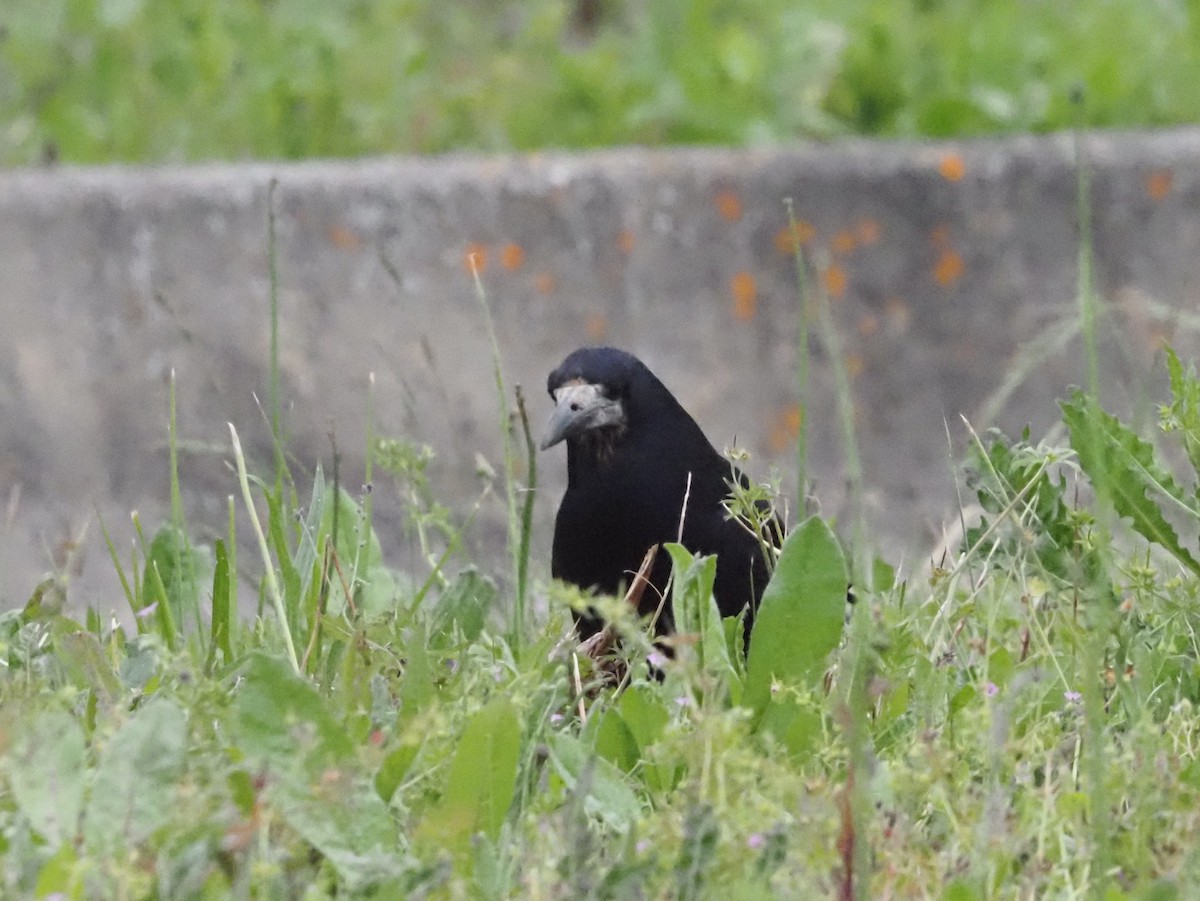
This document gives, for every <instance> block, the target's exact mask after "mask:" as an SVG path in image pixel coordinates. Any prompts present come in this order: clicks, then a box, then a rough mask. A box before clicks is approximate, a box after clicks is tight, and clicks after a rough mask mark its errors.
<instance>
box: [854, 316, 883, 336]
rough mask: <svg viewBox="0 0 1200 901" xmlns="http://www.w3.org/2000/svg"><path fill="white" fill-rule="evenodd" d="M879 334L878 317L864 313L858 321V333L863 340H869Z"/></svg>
mask: <svg viewBox="0 0 1200 901" xmlns="http://www.w3.org/2000/svg"><path fill="white" fill-rule="evenodd" d="M878 332H879V317H878V316H876V315H875V314H874V313H866V314H864V315H863V316H862V318H860V319H859V320H858V333H859V334H860V335H862V336H863V337H864V338H870V337H871V336H872V335H875V334H878Z"/></svg>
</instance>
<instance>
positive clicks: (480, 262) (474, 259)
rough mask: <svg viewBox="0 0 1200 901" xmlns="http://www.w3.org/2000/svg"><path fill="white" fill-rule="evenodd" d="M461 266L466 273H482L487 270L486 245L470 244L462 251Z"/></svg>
mask: <svg viewBox="0 0 1200 901" xmlns="http://www.w3.org/2000/svg"><path fill="white" fill-rule="evenodd" d="M463 265H464V266H466V267H467V272H478V273H480V274H482V273H483V271H484V270H485V269H487V245H485V244H479V243H472V244H468V245H467V249H466V250H464V251H463Z"/></svg>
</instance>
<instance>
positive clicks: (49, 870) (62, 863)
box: [34, 844, 85, 901]
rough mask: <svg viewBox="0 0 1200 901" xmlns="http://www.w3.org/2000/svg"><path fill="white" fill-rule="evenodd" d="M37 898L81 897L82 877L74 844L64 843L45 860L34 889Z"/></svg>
mask: <svg viewBox="0 0 1200 901" xmlns="http://www.w3.org/2000/svg"><path fill="white" fill-rule="evenodd" d="M34 896H35V897H37V898H56V899H62V901H65V899H67V898H70V899H72V901H75V899H79V898H83V897H85V895H84V878H83V871H82V870H81V868H80V867H79V857H78V855H77V854H76V853H75V846H74V845H70V844H65V845H63V846H62V847H61V848H59V849H58V851H57V852H55V854H54V855H53V856H52V857H51V858H50V859H49V860H47V861H46V863H45V865H44V866H43V867H42V869H41V872H39V873H38V879H37V886H36V887H35V889H34Z"/></svg>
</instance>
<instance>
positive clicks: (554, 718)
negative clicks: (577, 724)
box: [550, 713, 563, 726]
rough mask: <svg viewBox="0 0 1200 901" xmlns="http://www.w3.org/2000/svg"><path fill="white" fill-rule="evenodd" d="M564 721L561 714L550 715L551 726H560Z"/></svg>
mask: <svg viewBox="0 0 1200 901" xmlns="http://www.w3.org/2000/svg"><path fill="white" fill-rule="evenodd" d="M562 721H563V715H562V714H561V713H552V714H550V725H551V726H558V725H560V724H561V723H562Z"/></svg>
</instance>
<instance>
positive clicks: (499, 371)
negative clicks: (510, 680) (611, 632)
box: [470, 256, 525, 651]
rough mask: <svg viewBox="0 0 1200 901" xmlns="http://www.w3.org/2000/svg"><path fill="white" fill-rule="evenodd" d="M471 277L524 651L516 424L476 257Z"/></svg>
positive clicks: (516, 642) (516, 641)
mask: <svg viewBox="0 0 1200 901" xmlns="http://www.w3.org/2000/svg"><path fill="white" fill-rule="evenodd" d="M470 265H471V276H472V277H473V278H474V279H475V294H476V296H477V297H478V298H479V306H480V307H481V308H482V310H483V322H484V326H485V327H486V329H487V335H488V342H489V343H490V344H491V348H492V374H493V376H494V378H495V380H496V398H497V401H498V410H499V416H500V435H501V438H502V440H503V446H504V495H505V500H506V502H507V505H508V548H509V554H510V555H511V557H512V567H513V575H514V577H515V579H516V583H517V584H516V597H515V600H514V603H513V622H512V628H511V631H512V636H511V639H510V640H511V641H512V642H513V649H514V650H515V651H519V650H520V646H521V643H522V637H523V636H524V633H525V581H524V576H525V574H524V568H523V565H522V563H521V556H522V552H521V519H520V516H519V514H518V513H517V477H516V476H517V473H516V469H517V454H516V451H515V450H514V448H513V424H512V418H511V417H510V416H509V413H508V389H507V388H506V387H505V385H504V369H503V366H502V365H501V362H500V342H499V341H498V340H497V338H496V328H495V325H494V323H493V322H492V310H491V307H490V306H489V305H488V300H487V292H486V291H485V290H484V288H483V280H482V279H481V278H480V277H479V268H478V266H477V265H476V262H475V258H474V256H472V257H471V259H470Z"/></svg>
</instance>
